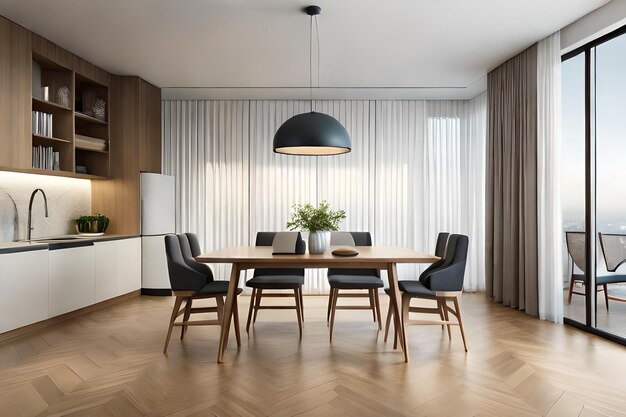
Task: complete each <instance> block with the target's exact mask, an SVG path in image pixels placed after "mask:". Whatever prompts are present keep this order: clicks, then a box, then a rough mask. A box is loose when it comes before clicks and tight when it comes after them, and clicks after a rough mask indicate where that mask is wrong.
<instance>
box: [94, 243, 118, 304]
mask: <svg viewBox="0 0 626 417" xmlns="http://www.w3.org/2000/svg"><path fill="white" fill-rule="evenodd" d="M94 247H95V251H96V303H99V302H101V301H104V300H108V299H110V298H113V297H116V296H118V295H119V291H118V288H117V285H118V283H117V280H118V279H117V269H118V266H117V250H118V249H117V247H118V241H117V240H111V241H107V242H95V243H94Z"/></svg>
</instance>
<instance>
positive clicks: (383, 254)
mask: <svg viewBox="0 0 626 417" xmlns="http://www.w3.org/2000/svg"><path fill="white" fill-rule="evenodd" d="M356 249H357V250H358V251H359V254H358V255H357V256H352V257H348V256H334V255H332V254H331V251H332V247H331V249H330V250H329V251H327V252H325V253H323V254H310V253H305V254H302V255H272V248H271V246H240V247H231V248H224V249H220V250H217V251H214V252H209V253H203V254H201V255H200V256H196V258H195V259H196V260H197V261H198V262H204V263H240V262H241V263H255V264H261V263H268V264H272V265H280V264H294V263H299V264H302V265H303V266H305V265H315V264H333V263H337V264H342V265H345V264H350V263H353V264H359V263H433V262H436V261H438V260H439V257H437V256H434V255H430V254H427V253H423V252H417V251H414V250H412V249H407V248H401V247H390V246H357V247H356Z"/></svg>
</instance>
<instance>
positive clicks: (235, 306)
mask: <svg viewBox="0 0 626 417" xmlns="http://www.w3.org/2000/svg"><path fill="white" fill-rule="evenodd" d="M238 298H239V296H238V295H236V294H235V303H234V304H233V309H234V310H233V320H234V321H235V337H236V338H237V347H241V333H240V332H239V305H238V303H237V299H238Z"/></svg>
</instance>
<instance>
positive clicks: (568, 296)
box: [567, 275, 574, 304]
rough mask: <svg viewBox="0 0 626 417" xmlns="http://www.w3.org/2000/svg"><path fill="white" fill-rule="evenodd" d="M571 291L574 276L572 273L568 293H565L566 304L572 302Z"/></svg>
mask: <svg viewBox="0 0 626 417" xmlns="http://www.w3.org/2000/svg"><path fill="white" fill-rule="evenodd" d="M573 291H574V276H573V275H572V276H571V277H570V280H569V293H568V295H567V304H572V294H573Z"/></svg>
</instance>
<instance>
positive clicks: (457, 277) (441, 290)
mask: <svg viewBox="0 0 626 417" xmlns="http://www.w3.org/2000/svg"><path fill="white" fill-rule="evenodd" d="M468 245H469V239H468V238H467V236H465V235H456V234H454V235H450V237H449V238H448V244H447V246H446V252H445V257H444V259H443V262H438V264H439V265H438V266H434V267H433V268H429V269H428V270H426V271H424V272H423V273H422V274H421V275H420V279H419V281H404V280H403V281H398V287H399V288H400V291H401V292H402V325H403V326H406V325H410V324H445V325H446V327H447V329H448V338H449V339H452V334H451V332H450V326H451V325H455V326H459V329H460V331H461V338H462V339H463V347H464V349H465V351H466V352H467V341H466V339H465V330H464V329H463V320H462V319H461V307H460V304H459V298H460V297H461V294H462V293H463V280H464V278H465V264H466V263H467V249H468ZM413 298H421V299H427V300H435V301H436V302H437V308H425V307H411V305H410V303H411V300H412V299H413ZM449 301H452V303H453V306H454V308H452V307H450V306H449V305H448V302H449ZM409 313H422V314H436V315H438V316H439V318H440V319H439V320H417V321H414V322H412V321H410V320H409ZM442 314H443V319H441V315H442ZM449 314H452V315H454V316H455V317H456V319H457V321H456V323H452V322H451V321H450V318H449ZM396 346H397V337H395V342H394V347H396Z"/></svg>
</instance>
